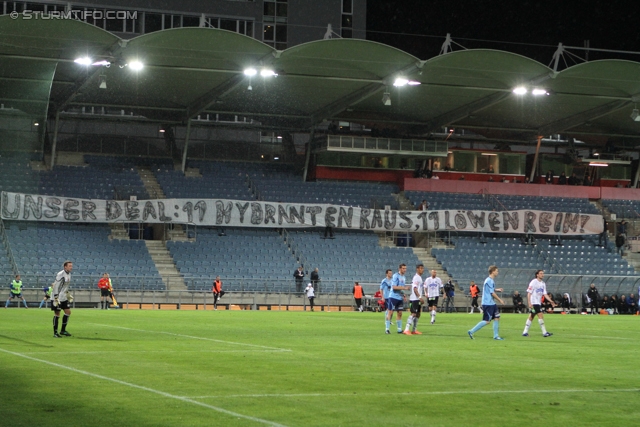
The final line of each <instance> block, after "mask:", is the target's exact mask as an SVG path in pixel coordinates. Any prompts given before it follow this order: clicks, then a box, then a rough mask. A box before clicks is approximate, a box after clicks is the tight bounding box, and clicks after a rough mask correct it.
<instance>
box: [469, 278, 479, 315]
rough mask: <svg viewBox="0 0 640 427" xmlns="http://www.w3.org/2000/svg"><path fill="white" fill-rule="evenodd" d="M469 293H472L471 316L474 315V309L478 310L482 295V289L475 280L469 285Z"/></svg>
mask: <svg viewBox="0 0 640 427" xmlns="http://www.w3.org/2000/svg"><path fill="white" fill-rule="evenodd" d="M469 292H470V293H471V311H469V314H472V313H473V309H474V308H478V295H480V288H478V285H476V282H474V281H473V280H472V281H471V283H470V284H469ZM478 310H479V309H478Z"/></svg>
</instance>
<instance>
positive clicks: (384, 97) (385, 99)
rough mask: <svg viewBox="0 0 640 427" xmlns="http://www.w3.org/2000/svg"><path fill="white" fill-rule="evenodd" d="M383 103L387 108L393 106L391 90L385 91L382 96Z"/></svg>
mask: <svg viewBox="0 0 640 427" xmlns="http://www.w3.org/2000/svg"><path fill="white" fill-rule="evenodd" d="M382 103H383V104H384V105H387V106H389V105H391V94H390V93H389V90H385V91H384V93H383V94H382Z"/></svg>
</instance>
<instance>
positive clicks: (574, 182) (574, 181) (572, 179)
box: [567, 172, 580, 185]
mask: <svg viewBox="0 0 640 427" xmlns="http://www.w3.org/2000/svg"><path fill="white" fill-rule="evenodd" d="M567 182H568V183H569V185H578V184H579V183H580V182H579V180H578V177H577V176H576V174H575V172H574V173H572V174H571V176H570V177H569V180H568V181H567Z"/></svg>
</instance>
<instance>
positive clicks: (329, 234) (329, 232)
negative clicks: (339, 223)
mask: <svg viewBox="0 0 640 427" xmlns="http://www.w3.org/2000/svg"><path fill="white" fill-rule="evenodd" d="M324 238H325V239H335V237H333V227H329V226H327V227H325V228H324Z"/></svg>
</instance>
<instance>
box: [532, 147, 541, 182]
mask: <svg viewBox="0 0 640 427" xmlns="http://www.w3.org/2000/svg"><path fill="white" fill-rule="evenodd" d="M541 143H542V136H538V144H537V145H536V154H535V156H533V165H531V174H530V175H529V181H531V182H533V178H534V176H535V173H536V170H537V169H538V157H539V156H540V144H541Z"/></svg>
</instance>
